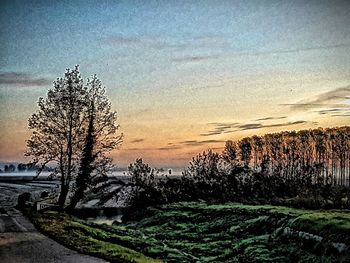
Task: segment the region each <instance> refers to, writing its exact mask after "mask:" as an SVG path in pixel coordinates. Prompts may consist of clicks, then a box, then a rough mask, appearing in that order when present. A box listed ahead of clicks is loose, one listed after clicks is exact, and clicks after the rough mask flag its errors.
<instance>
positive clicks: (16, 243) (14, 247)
mask: <svg viewBox="0 0 350 263" xmlns="http://www.w3.org/2000/svg"><path fill="white" fill-rule="evenodd" d="M5 189H6V194H5V191H4V190H5ZM0 192H1V194H0V199H3V200H2V202H1V200H0V262H1V263H2V262H3V263H53V262H67V263H78V262H84V263H103V262H106V261H104V260H102V259H98V258H94V257H91V256H87V255H82V254H79V253H78V252H76V251H73V250H70V249H68V248H66V247H64V246H62V245H60V244H58V243H57V242H55V241H53V240H52V239H50V238H48V237H46V236H44V235H42V234H41V233H39V232H38V231H37V230H36V229H35V228H34V226H33V225H32V224H31V223H30V222H29V221H28V219H26V218H25V217H24V216H23V215H22V214H21V213H20V212H19V211H18V210H16V209H15V208H13V206H12V205H13V203H12V202H11V201H13V200H12V199H14V200H16V198H17V196H18V194H19V193H18V191H17V190H16V189H15V187H14V188H11V187H10V186H9V185H6V187H5V185H4V184H3V185H0ZM6 196H7V198H6ZM4 199H5V200H4ZM4 203H5V204H6V205H1V204H4Z"/></svg>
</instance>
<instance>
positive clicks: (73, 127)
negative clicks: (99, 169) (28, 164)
mask: <svg viewBox="0 0 350 263" xmlns="http://www.w3.org/2000/svg"><path fill="white" fill-rule="evenodd" d="M86 97H87V90H86V88H85V87H84V85H83V80H82V78H81V77H80V73H79V69H78V66H77V67H76V68H75V69H74V70H69V69H68V70H67V71H66V73H65V75H64V78H59V79H57V80H56V81H55V82H54V88H53V89H50V90H49V91H48V94H47V98H46V99H44V98H42V97H41V98H39V102H38V106H39V110H38V111H37V113H34V114H33V115H32V116H31V117H30V119H29V129H31V130H32V131H33V134H32V136H31V138H30V139H29V140H28V141H27V146H28V150H27V152H26V156H31V157H32V164H39V165H40V169H39V170H38V175H39V173H40V172H41V171H42V170H43V168H44V167H45V166H46V165H47V164H48V163H51V162H55V163H56V164H57V169H55V171H54V172H53V175H55V174H59V175H60V181H61V191H60V196H59V200H58V204H59V206H60V207H61V208H63V207H64V204H65V201H66V198H67V195H68V192H69V189H70V185H71V182H72V180H73V177H74V175H75V174H76V172H77V170H78V165H79V162H78V161H79V160H80V156H81V152H82V151H81V149H82V146H83V141H84V140H83V139H84V136H85V134H86V131H85V126H84V125H83V123H84V112H85V108H86Z"/></svg>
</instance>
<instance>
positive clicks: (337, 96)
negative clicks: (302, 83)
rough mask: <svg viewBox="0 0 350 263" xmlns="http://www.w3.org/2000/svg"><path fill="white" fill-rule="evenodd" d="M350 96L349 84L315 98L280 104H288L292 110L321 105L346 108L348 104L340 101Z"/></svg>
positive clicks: (313, 107) (307, 108) (319, 106)
mask: <svg viewBox="0 0 350 263" xmlns="http://www.w3.org/2000/svg"><path fill="white" fill-rule="evenodd" d="M349 96H350V86H346V87H340V88H336V89H333V90H331V91H328V92H325V93H322V94H320V95H318V96H317V97H316V98H311V99H308V100H303V101H300V102H297V103H289V104H281V105H284V106H290V108H291V109H292V110H310V109H315V108H321V107H332V108H336V107H342V108H348V107H349V105H348V104H345V103H339V102H342V101H344V100H346V99H348V97H349Z"/></svg>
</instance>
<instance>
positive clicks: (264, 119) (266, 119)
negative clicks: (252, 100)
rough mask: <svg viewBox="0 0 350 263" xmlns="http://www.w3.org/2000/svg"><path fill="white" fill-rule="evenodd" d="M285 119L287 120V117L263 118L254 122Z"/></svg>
mask: <svg viewBox="0 0 350 263" xmlns="http://www.w3.org/2000/svg"><path fill="white" fill-rule="evenodd" d="M286 118H287V116H281V117H264V118H260V119H256V120H255V121H270V120H282V119H286Z"/></svg>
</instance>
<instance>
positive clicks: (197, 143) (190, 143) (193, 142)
mask: <svg viewBox="0 0 350 263" xmlns="http://www.w3.org/2000/svg"><path fill="white" fill-rule="evenodd" d="M222 142H225V141H224V140H202V141H198V140H188V141H182V142H179V144H180V145H185V146H201V145H207V144H212V143H222Z"/></svg>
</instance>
